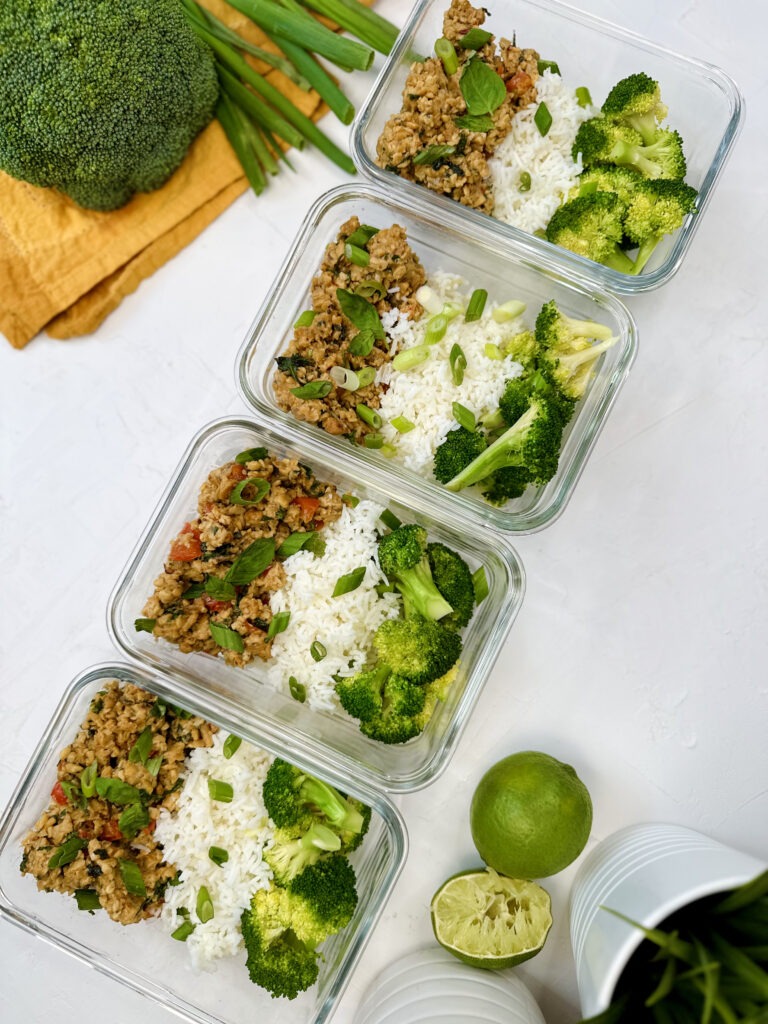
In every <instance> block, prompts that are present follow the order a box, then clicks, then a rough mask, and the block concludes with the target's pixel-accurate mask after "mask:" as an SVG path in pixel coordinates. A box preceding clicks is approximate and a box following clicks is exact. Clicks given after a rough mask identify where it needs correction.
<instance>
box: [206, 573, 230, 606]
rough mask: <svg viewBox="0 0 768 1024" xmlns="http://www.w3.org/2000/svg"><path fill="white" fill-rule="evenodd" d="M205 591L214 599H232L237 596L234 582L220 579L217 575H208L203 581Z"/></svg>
mask: <svg viewBox="0 0 768 1024" xmlns="http://www.w3.org/2000/svg"><path fill="white" fill-rule="evenodd" d="M205 592H206V594H207V595H208V596H209V597H212V598H213V599H214V601H234V599H235V598H236V597H237V591H236V590H235V587H234V584H232V583H227V581H226V580H223V579H221V578H220V577H219V576H209V577H208V579H207V580H206V581H205Z"/></svg>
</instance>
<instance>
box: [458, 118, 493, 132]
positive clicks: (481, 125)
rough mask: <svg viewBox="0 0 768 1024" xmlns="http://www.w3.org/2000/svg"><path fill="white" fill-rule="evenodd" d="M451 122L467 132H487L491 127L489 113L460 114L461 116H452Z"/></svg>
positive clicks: (491, 120) (491, 119) (491, 121)
mask: <svg viewBox="0 0 768 1024" xmlns="http://www.w3.org/2000/svg"><path fill="white" fill-rule="evenodd" d="M453 123H454V124H455V125H456V127H457V128H463V129H464V131H467V132H489V131H490V130H491V129H492V128H493V118H492V117H491V115H490V114H462V115H461V117H454V119H453Z"/></svg>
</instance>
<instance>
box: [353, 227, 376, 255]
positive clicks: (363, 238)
mask: <svg viewBox="0 0 768 1024" xmlns="http://www.w3.org/2000/svg"><path fill="white" fill-rule="evenodd" d="M379 230H380V229H379V228H374V227H371V225H370V224H361V225H360V227H359V228H355V230H354V231H353V232H352V234H351V235H348V236H347V242H348V243H349V244H350V245H358V246H360V247H361V248H363V249H365V248H367V247H368V243H369V242H370V240H371V239H372V238H373V236H374V235H378V233H379Z"/></svg>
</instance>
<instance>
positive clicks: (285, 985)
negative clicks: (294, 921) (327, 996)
mask: <svg viewBox="0 0 768 1024" xmlns="http://www.w3.org/2000/svg"><path fill="white" fill-rule="evenodd" d="M240 929H241V931H242V935H243V942H244V944H245V950H246V961H245V966H246V967H247V968H248V974H249V976H250V979H251V981H252V982H253V983H254V984H255V985H259V986H260V987H261V988H264V989H266V990H267V992H269V993H271V994H272V995H273V996H282V997H284V998H286V999H295V998H296V996H297V995H298V994H299V992H304V991H306V989H308V988H311V987H312V985H314V984H315V982H316V981H317V975H318V965H317V953H316V952H315V951H314V949H311V948H310V947H308V946H306V945H305V944H304V943H303V942H301V941H300V940H299V939H298V938H297V937H296V935H295V934H294V933H293V932H292V931H291V930H290V929H288V930H287V931H283V932H279V933H278V934H276V935H275V936H274V937H273V938H272V939H271V941H270V940H269V939H267V938H266V937H265V935H264V932H263V930H262V927H261V924H260V922H259V920H258V919H257V918H256V917H255V915H254V912H253V907H252V906H251V907H249V908H248V909H246V910H244V911H243V914H242V917H241V918H240Z"/></svg>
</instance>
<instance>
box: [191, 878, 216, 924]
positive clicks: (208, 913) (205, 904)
mask: <svg viewBox="0 0 768 1024" xmlns="http://www.w3.org/2000/svg"><path fill="white" fill-rule="evenodd" d="M195 913H196V914H197V916H198V919H199V921H200V923H201V924H205V922H206V921H210V920H212V918H213V900H212V899H211V894H210V893H209V892H208V890H207V889H206V887H205V886H204V885H201V886H200V891H199V892H198V894H197V903H196V904H195Z"/></svg>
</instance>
